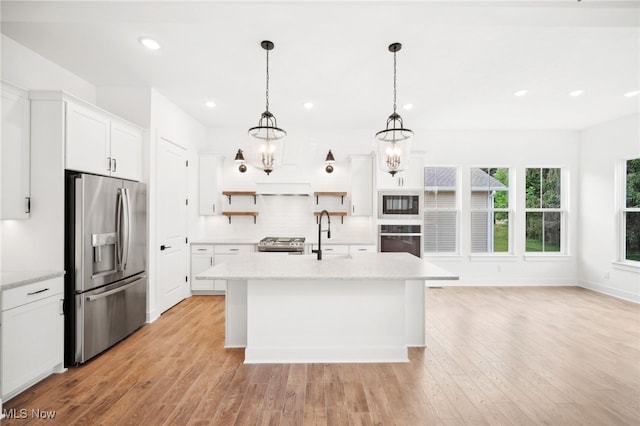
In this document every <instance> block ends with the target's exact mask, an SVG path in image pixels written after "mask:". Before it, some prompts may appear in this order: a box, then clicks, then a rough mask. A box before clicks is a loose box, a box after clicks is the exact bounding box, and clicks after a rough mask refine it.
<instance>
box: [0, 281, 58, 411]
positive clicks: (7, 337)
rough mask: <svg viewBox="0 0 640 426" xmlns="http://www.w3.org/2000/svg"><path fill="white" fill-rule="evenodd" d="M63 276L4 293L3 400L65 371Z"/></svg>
mask: <svg viewBox="0 0 640 426" xmlns="http://www.w3.org/2000/svg"><path fill="white" fill-rule="evenodd" d="M63 289H64V283H63V278H62V277H59V278H54V279H51V280H46V281H41V282H37V283H33V284H29V285H25V286H22V287H18V288H13V289H10V290H6V291H4V292H3V294H2V361H1V363H2V400H3V401H6V400H8V399H11V398H13V397H14V396H16V395H17V394H19V393H20V392H22V391H24V390H25V389H27V388H29V387H30V386H32V385H34V384H35V383H37V382H39V381H40V380H42V379H44V378H45V377H47V376H49V375H50V374H52V373H54V372H61V371H63V369H64V368H63V357H64V347H63V344H64V314H63V310H62V309H63V308H62V303H63V299H64V295H63V291H64V290H63Z"/></svg>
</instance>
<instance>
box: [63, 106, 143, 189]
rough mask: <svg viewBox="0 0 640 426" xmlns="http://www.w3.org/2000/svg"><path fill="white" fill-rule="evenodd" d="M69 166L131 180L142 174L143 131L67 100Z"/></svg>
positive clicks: (91, 108)
mask: <svg viewBox="0 0 640 426" xmlns="http://www.w3.org/2000/svg"><path fill="white" fill-rule="evenodd" d="M65 124H66V132H67V134H66V146H65V168H66V169H69V170H77V171H81V172H88V173H96V174H100V175H106V176H115V177H121V178H125V179H131V180H140V177H141V165H142V164H141V158H142V156H141V150H142V131H141V130H140V129H139V128H138V127H135V126H133V125H131V124H128V123H127V122H125V121H124V120H120V119H117V118H116V117H114V116H111V115H110V114H108V113H106V112H104V111H102V110H100V109H98V108H95V107H92V106H90V105H84V104H81V103H79V102H74V101H69V100H67V102H66V123H65Z"/></svg>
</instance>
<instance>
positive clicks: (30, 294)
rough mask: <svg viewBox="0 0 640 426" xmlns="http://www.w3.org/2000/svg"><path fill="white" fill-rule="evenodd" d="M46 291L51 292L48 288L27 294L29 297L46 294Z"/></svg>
mask: <svg viewBox="0 0 640 426" xmlns="http://www.w3.org/2000/svg"><path fill="white" fill-rule="evenodd" d="M45 291H49V289H48V288H43V289H42V290H38V291H33V292H31V293H27V296H33V295H34V294H38V293H44V292H45Z"/></svg>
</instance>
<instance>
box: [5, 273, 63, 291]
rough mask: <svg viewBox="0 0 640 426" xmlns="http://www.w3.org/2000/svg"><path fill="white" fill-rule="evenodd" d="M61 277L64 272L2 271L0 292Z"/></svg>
mask: <svg viewBox="0 0 640 426" xmlns="http://www.w3.org/2000/svg"><path fill="white" fill-rule="evenodd" d="M63 275H64V271H2V272H0V290H2V291H4V290H9V289H12V288H16V287H21V286H23V285H27V284H31V283H36V282H39V281H45V280H49V279H51V278H57V277H61V276H63Z"/></svg>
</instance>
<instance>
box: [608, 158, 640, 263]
mask: <svg viewBox="0 0 640 426" xmlns="http://www.w3.org/2000/svg"><path fill="white" fill-rule="evenodd" d="M635 159H640V157H635V156H634V157H631V158H626V159H623V160H620V161H619V162H618V165H617V167H616V195H617V196H616V217H617V232H616V235H617V239H618V241H617V244H616V246H617V253H616V261H615V262H614V264H617V265H618V266H621V267H623V268H625V267H626V268H625V269H630V270H635V271H640V261H638V260H630V259H627V258H626V255H627V253H626V252H627V244H626V241H627V223H626V214H627V213H628V212H633V213H640V207H627V162H628V161H629V160H635Z"/></svg>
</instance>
